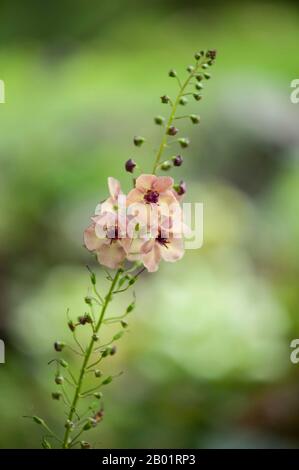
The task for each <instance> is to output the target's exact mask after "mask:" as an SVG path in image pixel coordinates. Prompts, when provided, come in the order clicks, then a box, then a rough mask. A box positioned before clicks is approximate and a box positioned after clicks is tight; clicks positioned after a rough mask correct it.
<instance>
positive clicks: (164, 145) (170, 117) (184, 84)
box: [153, 61, 203, 174]
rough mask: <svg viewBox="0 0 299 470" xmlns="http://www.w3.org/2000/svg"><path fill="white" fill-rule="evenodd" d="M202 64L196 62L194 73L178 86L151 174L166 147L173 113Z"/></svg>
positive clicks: (173, 116)
mask: <svg viewBox="0 0 299 470" xmlns="http://www.w3.org/2000/svg"><path fill="white" fill-rule="evenodd" d="M202 63H203V62H200V61H198V62H197V64H196V66H195V69H194V71H193V72H191V73H190V75H189V76H188V77H187V78H186V80H185V81H184V83H183V84H182V85H181V86H180V90H179V93H178V96H177V98H176V100H175V102H174V103H173V104H172V109H171V113H170V116H169V118H168V121H167V124H166V127H165V132H164V134H163V136H162V140H161V144H160V146H159V149H158V152H157V155H156V159H155V163H154V167H153V174H155V173H156V171H157V168H158V166H159V163H160V160H161V157H162V155H163V152H164V150H165V147H166V146H167V137H168V134H167V131H168V129H169V127H170V126H171V124H172V122H173V120H174V119H175V113H176V110H177V107H178V105H179V102H180V99H181V98H182V96H183V95H184V91H185V90H186V88H187V86H188V85H189V83H190V80H191V79H192V78H193V77H194V76H195V74H196V73H197V72H198V68H199V67H200V66H201V65H202Z"/></svg>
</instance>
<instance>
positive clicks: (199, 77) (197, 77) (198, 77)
mask: <svg viewBox="0 0 299 470" xmlns="http://www.w3.org/2000/svg"><path fill="white" fill-rule="evenodd" d="M195 78H196V80H197V81H198V82H201V80H202V79H203V75H201V74H200V73H198V74H197V75H196V77H195Z"/></svg>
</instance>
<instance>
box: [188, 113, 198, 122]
mask: <svg viewBox="0 0 299 470" xmlns="http://www.w3.org/2000/svg"><path fill="white" fill-rule="evenodd" d="M190 119H191V121H192V123H193V124H198V123H199V121H200V116H198V115H197V114H190Z"/></svg>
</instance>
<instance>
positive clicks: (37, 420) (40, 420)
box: [26, 416, 46, 426]
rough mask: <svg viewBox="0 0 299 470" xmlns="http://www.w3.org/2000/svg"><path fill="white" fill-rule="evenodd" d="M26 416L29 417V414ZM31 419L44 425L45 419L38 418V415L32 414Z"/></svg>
mask: <svg viewBox="0 0 299 470" xmlns="http://www.w3.org/2000/svg"><path fill="white" fill-rule="evenodd" d="M26 417H27V416H26ZM28 418H29V416H28ZM32 419H33V421H34V422H35V423H37V424H41V425H42V426H44V425H45V424H46V423H45V421H44V420H43V419H42V418H39V416H32Z"/></svg>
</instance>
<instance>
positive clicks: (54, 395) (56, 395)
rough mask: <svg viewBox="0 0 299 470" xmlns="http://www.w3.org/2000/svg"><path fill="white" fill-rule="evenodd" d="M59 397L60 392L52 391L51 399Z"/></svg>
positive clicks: (58, 398)
mask: <svg viewBox="0 0 299 470" xmlns="http://www.w3.org/2000/svg"><path fill="white" fill-rule="evenodd" d="M61 397H62V393H60V392H53V393H52V399H53V400H60V398H61Z"/></svg>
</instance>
